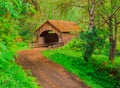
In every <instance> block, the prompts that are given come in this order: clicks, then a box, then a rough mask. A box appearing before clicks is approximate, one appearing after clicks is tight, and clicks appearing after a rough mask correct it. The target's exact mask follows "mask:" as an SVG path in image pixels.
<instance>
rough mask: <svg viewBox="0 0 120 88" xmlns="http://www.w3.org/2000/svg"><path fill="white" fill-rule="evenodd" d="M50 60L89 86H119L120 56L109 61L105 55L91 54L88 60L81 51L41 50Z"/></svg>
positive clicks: (105, 87)
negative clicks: (112, 61)
mask: <svg viewBox="0 0 120 88" xmlns="http://www.w3.org/2000/svg"><path fill="white" fill-rule="evenodd" d="M43 55H45V56H46V57H47V58H49V59H50V60H52V61H54V62H56V63H58V64H60V65H62V66H63V67H64V68H66V69H67V70H68V71H69V72H71V73H73V74H75V75H77V76H78V77H79V78H80V79H82V80H83V82H84V83H85V84H86V85H88V86H90V87H91V88H120V58H119V57H116V59H115V62H114V63H111V62H110V61H109V60H108V58H107V56H106V55H103V54H93V55H92V58H91V60H90V61H88V62H86V61H84V59H83V57H82V51H80V50H79V52H78V51H76V50H75V51H74V49H69V48H66V46H65V47H64V48H61V49H56V50H46V51H43Z"/></svg>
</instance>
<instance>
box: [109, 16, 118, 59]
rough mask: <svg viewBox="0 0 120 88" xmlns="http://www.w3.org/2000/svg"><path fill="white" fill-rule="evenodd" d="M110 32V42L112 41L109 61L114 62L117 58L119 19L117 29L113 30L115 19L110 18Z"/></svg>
mask: <svg viewBox="0 0 120 88" xmlns="http://www.w3.org/2000/svg"><path fill="white" fill-rule="evenodd" d="M108 20H109V23H108V25H109V31H110V35H109V41H110V50H109V60H111V61H114V57H115V52H116V43H117V24H116V23H117V21H116V20H117V19H116V17H115V28H113V23H112V21H113V18H112V17H109V18H108Z"/></svg>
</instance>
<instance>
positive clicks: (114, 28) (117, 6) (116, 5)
mask: <svg viewBox="0 0 120 88" xmlns="http://www.w3.org/2000/svg"><path fill="white" fill-rule="evenodd" d="M102 7H103V8H102V10H100V12H99V13H100V15H101V17H102V18H103V20H104V22H105V23H106V24H107V26H108V29H109V42H110V50H109V60H111V61H113V60H114V57H115V52H116V45H117V33H118V24H119V22H120V20H119V16H118V15H119V12H120V1H119V0H115V1H113V0H104V3H103V4H102ZM101 12H102V13H101Z"/></svg>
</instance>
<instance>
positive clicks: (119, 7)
mask: <svg viewBox="0 0 120 88" xmlns="http://www.w3.org/2000/svg"><path fill="white" fill-rule="evenodd" d="M119 9H120V6H118V7H117V8H116V9H115V10H114V12H113V13H112V14H111V15H110V16H111V17H113V16H114V15H115V13H116V12H117V11H118V10H119Z"/></svg>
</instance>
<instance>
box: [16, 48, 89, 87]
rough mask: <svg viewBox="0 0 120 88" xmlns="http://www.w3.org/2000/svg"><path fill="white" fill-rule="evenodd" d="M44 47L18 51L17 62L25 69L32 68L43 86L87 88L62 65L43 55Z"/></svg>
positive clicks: (33, 73)
mask: <svg viewBox="0 0 120 88" xmlns="http://www.w3.org/2000/svg"><path fill="white" fill-rule="evenodd" d="M42 50H45V49H44V48H43V49H42V48H39V49H38V48H36V49H32V50H24V51H20V52H18V55H19V57H18V59H16V62H17V63H18V64H19V65H22V66H23V68H24V69H30V70H31V72H32V75H33V76H35V77H36V78H37V81H38V84H39V85H40V86H42V88H87V87H86V86H85V85H83V83H82V82H81V81H80V80H79V79H78V78H77V77H75V76H73V75H72V74H70V73H68V72H67V71H66V70H65V69H64V68H63V67H62V66H60V65H57V64H55V63H53V62H52V61H50V60H48V59H47V58H45V57H44V56H42V55H41V53H40V52H41V51H42Z"/></svg>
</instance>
